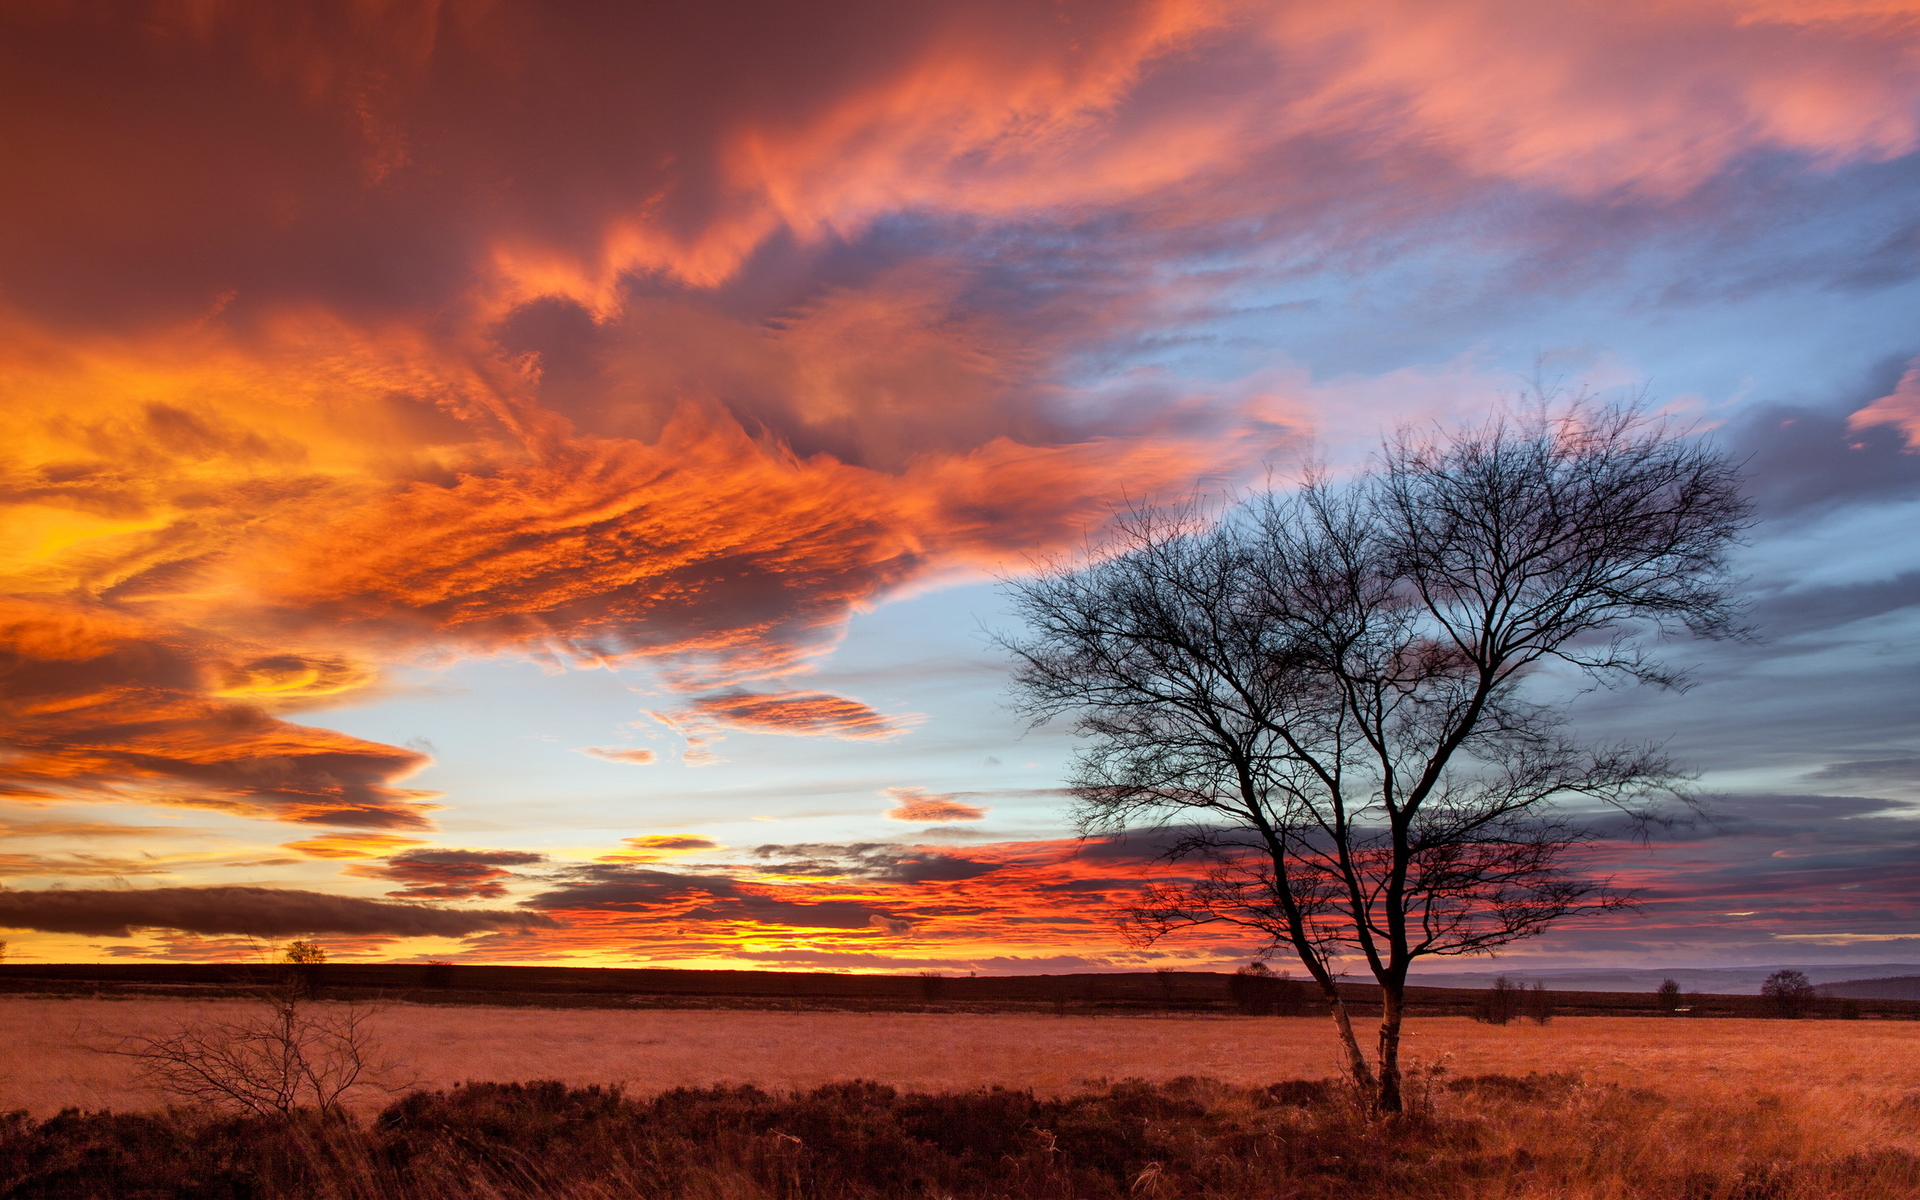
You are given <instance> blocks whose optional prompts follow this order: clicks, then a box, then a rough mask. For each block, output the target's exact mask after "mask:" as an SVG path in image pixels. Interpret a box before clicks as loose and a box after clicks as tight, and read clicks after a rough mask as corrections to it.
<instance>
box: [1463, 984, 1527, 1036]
mask: <svg viewBox="0 0 1920 1200" xmlns="http://www.w3.org/2000/svg"><path fill="white" fill-rule="evenodd" d="M1520 1000H1521V990H1520V988H1519V986H1518V985H1516V984H1515V983H1514V982H1513V981H1512V980H1510V979H1508V978H1507V977H1506V976H1505V975H1502V976H1500V977H1499V978H1498V979H1496V980H1494V981H1493V986H1492V987H1490V988H1488V989H1487V994H1486V997H1485V998H1484V999H1482V1000H1481V1001H1480V1009H1479V1011H1478V1012H1476V1013H1474V1015H1473V1019H1474V1020H1476V1021H1483V1022H1485V1023H1486V1024H1488V1025H1505V1024H1506V1023H1507V1022H1508V1021H1511V1020H1513V1019H1514V1017H1516V1016H1518V1015H1519V1013H1520Z"/></svg>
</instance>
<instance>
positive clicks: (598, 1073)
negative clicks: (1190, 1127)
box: [0, 999, 1920, 1113]
mask: <svg viewBox="0 0 1920 1200" xmlns="http://www.w3.org/2000/svg"><path fill="white" fill-rule="evenodd" d="M243 1004H244V1002H241V1001H211V1002H192V1001H175V1000H33V999H7V1000H0V1043H3V1044H4V1045H6V1046H7V1047H8V1049H9V1051H10V1053H9V1054H8V1057H7V1061H6V1066H5V1067H4V1068H3V1070H4V1074H3V1075H0V1110H9V1109H26V1110H29V1111H32V1112H35V1113H48V1112H52V1111H55V1110H58V1109H60V1108H65V1107H71V1106H77V1107H83V1108H113V1109H119V1110H139V1109H145V1108H152V1107H155V1106H157V1105H159V1104H161V1103H163V1100H162V1098H160V1097H158V1096H156V1095H154V1094H152V1093H150V1092H147V1091H145V1090H143V1089H142V1088H140V1087H139V1085H138V1084H137V1083H136V1081H135V1080H134V1078H133V1075H132V1071H131V1067H130V1064H129V1063H128V1061H127V1060H125V1059H123V1058H116V1057H113V1056H109V1055H103V1054H100V1053H97V1052H94V1051H92V1050H90V1049H88V1047H89V1046H91V1045H99V1044H103V1043H105V1042H107V1041H110V1040H111V1039H113V1038H116V1037H122V1036H126V1035H131V1034H140V1033H149V1032H154V1031H157V1030H160V1029H163V1028H166V1027H168V1026H171V1025H174V1024H177V1023H179V1022H182V1021H186V1020H194V1019H197V1018H200V1017H204V1016H206V1015H209V1014H214V1013H219V1012H222V1011H226V1012H234V1011H238V1010H239V1008H240V1007H241V1006H242V1005H243ZM377 1027H378V1029H379V1032H380V1034H381V1036H382V1038H383V1040H384V1041H385V1043H386V1044H387V1046H388V1047H389V1048H390V1049H391V1050H392V1051H394V1052H395V1053H396V1055H397V1056H398V1057H399V1058H401V1059H403V1060H404V1061H405V1063H406V1064H407V1066H408V1068H409V1070H410V1072H411V1073H412V1075H413V1076H414V1078H415V1080H416V1081H417V1083H418V1085H419V1086H421V1087H450V1086H452V1085H454V1084H457V1083H461V1082H465V1081H468V1080H494V1081H510V1080H528V1079H553V1080H559V1081H562V1082H564V1083H568V1084H573V1085H584V1084H618V1085H622V1086H624V1087H625V1088H626V1089H628V1090H629V1091H632V1092H639V1093H646V1092H655V1091H659V1090H662V1089H665V1088H671V1087H698V1086H707V1085H713V1084H742V1083H751V1084H757V1085H759V1086H761V1087H764V1088H769V1089H788V1088H810V1087H817V1086H819V1085H821V1084H825V1083H831V1082H835V1081H839V1080H846V1079H868V1080H874V1081H877V1082H881V1083H886V1084H890V1085H893V1086H895V1087H900V1088H907V1089H920V1090H938V1089H957V1088H970V1087H981V1086H991V1085H996V1084H998V1085H1001V1086H1006V1087H1020V1088H1032V1089H1034V1090H1036V1091H1039V1092H1042V1093H1050V1094H1051V1093H1060V1092H1065V1091H1070V1090H1073V1089H1075V1088H1079V1087H1083V1086H1086V1085H1088V1084H1090V1083H1096V1082H1099V1081H1102V1080H1119V1079H1129V1078H1136V1079H1148V1080H1163V1079H1172V1078H1177V1077H1181V1076H1202V1077H1206V1078H1212V1079H1218V1080H1222V1081H1224V1082H1227V1083H1236V1084H1250V1085H1263V1084H1267V1083H1271V1082H1273V1081H1275V1080H1280V1079H1314V1078H1320V1077H1322V1076H1326V1075H1330V1074H1333V1073H1334V1072H1335V1071H1336V1070H1337V1065H1338V1060H1337V1057H1336V1051H1335V1045H1334V1040H1333V1035H1332V1030H1331V1026H1330V1024H1329V1022H1328V1021H1327V1020H1326V1019H1325V1018H1324V1017H1181V1016H1128V1017H1077V1016H1068V1017H1052V1016H1018V1015H994V1014H938V1013H911V1014H908V1013H844V1012H790V1013H770V1012H729V1011H701V1010H671V1009H665V1010H662V1009H652V1010H640V1011H604V1010H594V1009H559V1010H554V1009H527V1008H446V1007H439V1006H428V1005H410V1004H399V1005H394V1006H392V1007H390V1008H388V1009H387V1010H386V1011H385V1012H384V1013H382V1014H381V1015H380V1016H379V1017H378V1018H377ZM1406 1048H1407V1049H1406V1052H1407V1054H1408V1056H1409V1058H1410V1059H1411V1060H1413V1061H1415V1062H1416V1063H1421V1064H1428V1065H1432V1064H1439V1065H1443V1066H1445V1068H1446V1069H1447V1071H1448V1072H1449V1073H1450V1074H1452V1075H1466V1076H1472V1075H1485V1074H1496V1073H1497V1074H1511V1075H1525V1074H1528V1073H1529V1072H1566V1073H1572V1074H1577V1075H1579V1076H1581V1077H1582V1078H1583V1079H1585V1080H1587V1081H1588V1082H1589V1083H1595V1084H1616V1085H1620V1086H1625V1087H1641V1088H1654V1089H1657V1090H1661V1091H1664V1092H1672V1093H1676V1094H1702V1093H1711V1094H1714V1095H1718V1096H1740V1095H1746V1094H1749V1093H1763V1092H1764V1093H1769V1094H1791V1095H1795V1096H1801V1097H1809V1098H1826V1097H1831V1098H1834V1099H1835V1100H1836V1101H1837V1100H1838V1099H1839V1098H1841V1097H1855V1098H1857V1099H1860V1100H1889V1099H1896V1098H1898V1097H1901V1096H1904V1095H1906V1094H1908V1093H1920V1021H1795V1022H1785V1021H1767V1020H1728V1019H1707V1020H1695V1019H1689V1018H1684V1017H1678V1018H1664V1019H1663V1018H1635V1017H1561V1018H1558V1019H1556V1020H1555V1021H1554V1022H1553V1023H1552V1024H1551V1025H1547V1026H1544V1027H1543V1026H1537V1025H1532V1024H1528V1023H1515V1024H1511V1025H1505V1026H1488V1025H1481V1024H1476V1023H1474V1022H1472V1021H1469V1020H1466V1019H1464V1018H1454V1017H1436V1018H1426V1019H1415V1020H1413V1021H1411V1022H1410V1023H1409V1026H1408V1035H1407V1039H1406Z"/></svg>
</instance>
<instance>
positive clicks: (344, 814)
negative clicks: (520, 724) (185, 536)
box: [0, 601, 433, 828]
mask: <svg viewBox="0 0 1920 1200" xmlns="http://www.w3.org/2000/svg"><path fill="white" fill-rule="evenodd" d="M172 641H173V639H172V638H170V637H169V636H168V631H167V630H166V629H165V628H164V627H152V626H148V625H146V624H145V623H142V622H139V621H137V620H132V619H129V618H127V617H125V616H122V615H119V614H116V613H114V612H111V611H102V610H98V609H90V608H80V607H76V606H71V605H49V604H30V603H25V602H21V601H8V602H5V603H4V604H0V680H4V683H5V688H4V698H0V714H3V715H4V717H5V733H4V735H0V745H4V746H5V747H6V749H7V750H8V752H9V754H8V757H7V758H6V760H5V761H4V763H0V792H4V794H7V795H12V796H16V797H22V798H28V799H50V798H81V799H86V798H114V799H134V800H142V799H144V800H157V801H160V802H162V803H169V804H180V805H187V806H190V807H199V808H213V809H222V810H225V811H229V812H235V813H240V814H244V815H248V816H261V817H271V818H275V819H278V820H284V821H292V822H296V823H302V824H322V825H350V826H351V825H357V826H363V827H372V828H409V827H422V826H424V825H425V824H426V819H425V817H424V816H423V815H422V814H423V813H424V812H426V811H428V810H429V809H431V808H432V807H433V806H432V805H429V804H427V803H425V801H426V798H427V797H428V796H429V795H430V794H431V793H427V792H421V791H417V790H411V789H406V788H400V787H397V786H395V784H396V782H397V781H398V780H400V779H403V778H405V777H406V776H407V775H409V774H411V773H412V772H414V771H416V770H418V769H419V768H420V767H421V766H423V765H424V764H425V762H426V759H425V757H424V756H422V755H420V754H417V753H414V752H412V751H405V750H397V749H395V748H393V747H390V746H382V745H379V744H378V743H374V742H368V741H364V740H362V739H359V738H355V737H351V736H348V735H346V734H343V733H336V732H333V731H332V730H326V729H315V728H310V727H307V726H300V725H292V724H288V723H287V722H284V721H280V720H277V719H275V718H273V717H271V716H268V715H267V714H266V713H264V712H263V711H261V710H260V709H258V708H254V707H251V706H247V705H242V704H236V703H231V702H226V701H219V700H214V699H210V698H208V697H207V696H206V695H205V694H204V684H203V681H202V678H201V677H200V674H199V672H198V670H197V669H196V668H197V666H198V664H196V663H195V662H194V661H193V659H192V656H191V655H190V654H187V653H182V652H181V651H179V650H178V649H176V647H175V646H174V645H172V644H171V643H172Z"/></svg>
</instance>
